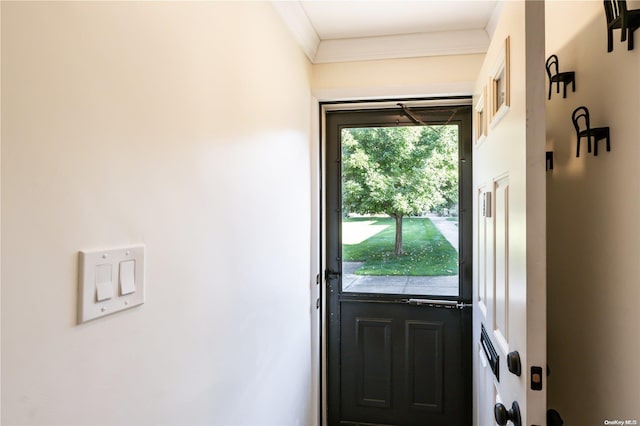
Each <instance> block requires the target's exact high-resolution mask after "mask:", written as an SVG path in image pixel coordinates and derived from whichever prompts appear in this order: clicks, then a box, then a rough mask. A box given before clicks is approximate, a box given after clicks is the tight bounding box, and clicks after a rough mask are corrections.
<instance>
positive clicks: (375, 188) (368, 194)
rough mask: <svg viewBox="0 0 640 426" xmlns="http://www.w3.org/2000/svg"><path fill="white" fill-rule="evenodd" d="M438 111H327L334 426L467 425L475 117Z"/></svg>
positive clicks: (329, 387)
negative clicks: (472, 122) (472, 150)
mask: <svg viewBox="0 0 640 426" xmlns="http://www.w3.org/2000/svg"><path fill="white" fill-rule="evenodd" d="M438 103H439V104H438ZM430 104H431V105H434V106H421V105H418V104H416V103H409V102H407V103H406V104H402V103H401V104H394V105H392V106H391V107H385V108H376V107H374V108H364V107H363V108H358V106H355V107H354V105H353V104H351V105H349V106H348V108H344V109H343V108H340V107H335V106H332V107H329V108H326V109H327V112H326V114H325V136H326V150H325V152H326V154H325V155H324V163H325V208H324V218H325V223H326V227H325V239H326V241H325V247H326V249H325V264H326V272H325V278H326V280H325V281H326V293H325V318H326V321H325V333H326V340H325V341H326V348H325V350H326V356H327V363H326V365H327V374H326V377H327V379H326V392H327V399H326V400H327V403H328V409H327V410H326V412H327V416H328V418H327V420H328V422H327V423H328V424H330V425H337V424H370V425H381V424H385V425H414V424H420V425H468V424H470V423H471V414H472V390H471V386H472V384H471V381H472V379H471V377H472V365H471V363H472V355H471V319H472V316H471V308H470V304H471V279H472V270H471V262H472V253H471V238H472V234H471V231H472V230H471V226H472V222H471V217H472V214H471V213H472V188H471V182H472V175H471V171H472V168H471V167H472V164H471V107H470V100H469V99H455V100H451V99H448V100H440V101H435V104H434V101H430Z"/></svg>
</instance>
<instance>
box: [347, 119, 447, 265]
mask: <svg viewBox="0 0 640 426" xmlns="http://www.w3.org/2000/svg"><path fill="white" fill-rule="evenodd" d="M457 149H458V133H457V126H453V125H448V126H447V125H442V126H399V127H370V128H350V129H343V131H342V175H343V180H342V181H343V187H342V197H343V198H342V203H343V210H344V211H345V213H346V214H349V213H357V214H387V215H389V216H391V217H394V218H396V227H397V233H396V250H395V252H396V254H397V255H399V254H402V251H403V248H402V218H403V217H404V216H411V215H419V214H422V213H424V212H427V211H435V210H439V209H443V208H448V207H451V206H453V205H455V204H456V203H457V202H458V185H457V182H458V158H457Z"/></svg>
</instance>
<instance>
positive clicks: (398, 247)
mask: <svg viewBox="0 0 640 426" xmlns="http://www.w3.org/2000/svg"><path fill="white" fill-rule="evenodd" d="M393 217H394V218H395V219H396V256H400V255H401V254H404V250H402V215H393Z"/></svg>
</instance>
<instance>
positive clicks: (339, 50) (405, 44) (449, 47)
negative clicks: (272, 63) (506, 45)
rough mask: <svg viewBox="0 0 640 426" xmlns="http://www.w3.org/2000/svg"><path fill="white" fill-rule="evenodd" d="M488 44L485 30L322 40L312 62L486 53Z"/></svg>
mask: <svg viewBox="0 0 640 426" xmlns="http://www.w3.org/2000/svg"><path fill="white" fill-rule="evenodd" d="M489 41H490V40H489V36H488V35H487V33H486V31H484V30H468V31H447V32H437V33H420V34H403V35H394V36H383V37H366V38H352V39H339V40H323V41H321V42H320V45H319V46H318V51H317V53H316V55H315V57H314V58H313V59H312V62H314V63H317V64H322V63H329V62H347V61H368V60H376V59H399V58H415V57H423V56H443V55H466V54H473V53H485V52H486V51H487V48H488V47H489Z"/></svg>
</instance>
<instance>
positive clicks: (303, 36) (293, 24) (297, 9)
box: [271, 1, 320, 62]
mask: <svg viewBox="0 0 640 426" xmlns="http://www.w3.org/2000/svg"><path fill="white" fill-rule="evenodd" d="M271 5H272V6H273V8H274V9H275V11H276V13H277V14H278V15H280V18H281V19H282V21H283V22H284V24H285V26H286V27H287V28H288V29H289V31H290V32H291V35H293V38H294V39H295V40H296V42H298V45H300V47H301V48H302V50H303V51H304V53H305V54H306V55H307V57H308V58H309V59H310V60H311V62H313V59H314V58H315V57H316V53H317V52H318V46H319V45H320V37H318V34H317V33H316V30H315V29H314V28H313V25H312V24H311V22H310V21H309V18H308V17H307V14H306V13H305V12H304V9H303V8H302V5H301V4H300V3H299V2H297V1H272V2H271Z"/></svg>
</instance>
